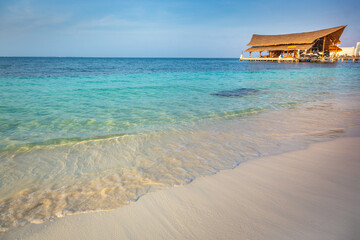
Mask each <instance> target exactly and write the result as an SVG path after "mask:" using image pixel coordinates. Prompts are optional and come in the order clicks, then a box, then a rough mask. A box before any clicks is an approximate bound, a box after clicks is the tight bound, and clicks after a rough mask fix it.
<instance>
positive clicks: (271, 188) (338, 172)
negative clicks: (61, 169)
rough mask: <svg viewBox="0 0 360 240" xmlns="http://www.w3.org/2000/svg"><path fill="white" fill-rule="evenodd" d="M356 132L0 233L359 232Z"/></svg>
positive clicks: (240, 235)
mask: <svg viewBox="0 0 360 240" xmlns="http://www.w3.org/2000/svg"><path fill="white" fill-rule="evenodd" d="M359 203H360V138H358V137H356V138H355V137H352V138H340V139H336V140H334V141H331V142H323V143H316V144H313V145H310V147H309V148H307V149H305V150H301V151H295V152H289V153H284V154H281V155H277V156H271V157H265V158H259V159H255V160H250V161H248V162H245V163H242V164H240V165H239V166H238V167H237V168H235V169H233V170H225V171H221V172H219V173H218V174H216V175H212V176H206V177H201V178H198V179H196V180H195V181H194V182H192V183H191V184H189V185H186V186H183V187H174V188H170V189H167V190H162V191H158V192H153V193H149V194H146V195H145V196H143V197H141V198H140V199H139V200H138V201H137V202H134V203H131V204H129V205H127V206H124V207H122V208H120V209H117V210H113V211H108V212H94V213H86V214H78V215H73V216H67V217H65V218H59V219H55V220H53V221H50V222H46V223H43V224H29V225H26V226H25V227H22V228H19V229H16V230H13V231H10V232H7V233H6V234H4V235H3V236H2V238H3V239H17V238H20V239H38V240H41V239H277V240H278V239H326V240H330V239H334V240H335V239H344V240H347V239H354V240H355V239H359V237H360V204H359Z"/></svg>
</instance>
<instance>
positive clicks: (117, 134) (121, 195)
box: [0, 58, 360, 231]
mask: <svg viewBox="0 0 360 240" xmlns="http://www.w3.org/2000/svg"><path fill="white" fill-rule="evenodd" d="M359 66H360V65H359V64H352V63H346V64H345V63H344V64H340V63H338V64H309V63H301V64H279V63H246V62H241V63H240V62H238V61H237V59H121V58H120V59H116V58H114V59H111V58H109V59H106V58H105V59H101V58H100V59H97V58H0V133H1V135H0V173H1V176H0V187H1V188H0V213H1V214H0V220H1V226H0V227H1V229H2V230H3V231H6V230H8V229H9V228H11V227H14V226H19V225H22V224H25V223H27V222H41V221H43V220H46V219H49V218H53V217H60V216H64V215H66V214H69V213H76V212H86V211H96V210H104V209H113V208H115V207H119V206H122V205H123V204H126V203H127V202H128V201H132V200H136V199H137V198H138V197H140V196H141V195H143V194H145V193H146V192H148V191H152V190H155V189H159V188H164V187H169V186H173V185H181V184H184V183H188V182H190V181H192V180H193V179H194V178H196V177H198V176H202V175H207V174H212V173H215V172H217V171H218V170H220V169H226V168H232V167H235V166H236V165H238V164H239V163H240V162H242V161H245V160H248V159H251V158H254V157H258V156H264V155H269V154H275V153H279V152H284V151H288V150H291V149H297V148H301V147H304V146H306V144H308V143H311V142H313V141H321V140H326V139H331V138H332V137H334V136H340V135H341V134H344V132H345V131H346V130H345V129H347V128H348V127H351V126H356V125H358V123H359V122H358V113H359V111H358V110H359V108H358V104H357V99H358V98H357V96H359V92H360V91H359V90H360V67H359ZM239 89H242V90H244V91H240V92H241V94H243V95H240V96H231V97H226V96H217V95H214V93H219V92H221V91H234V90H239ZM235 92H236V91H235ZM339 99H350V100H347V101H349V102H351V103H352V104H343V105H338V102H341V101H343V100H341V101H340V100H339ZM354 99H356V100H354ZM344 101H345V100H344Z"/></svg>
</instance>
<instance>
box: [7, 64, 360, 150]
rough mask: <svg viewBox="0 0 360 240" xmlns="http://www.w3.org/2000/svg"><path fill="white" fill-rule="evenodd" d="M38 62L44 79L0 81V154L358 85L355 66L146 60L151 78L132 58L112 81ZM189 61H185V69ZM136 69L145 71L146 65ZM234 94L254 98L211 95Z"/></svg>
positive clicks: (18, 75)
mask: <svg viewBox="0 0 360 240" xmlns="http://www.w3.org/2000/svg"><path fill="white" fill-rule="evenodd" d="M26 60H28V59H26ZM85 60H86V59H85ZM116 60H117V59H109V60H106V59H105V60H104V59H100V60H96V59H90V60H88V61H92V64H93V65H96V66H97V67H98V68H99V69H101V67H102V66H103V65H106V64H107V61H109V62H110V63H111V64H113V65H116ZM11 61H13V62H14V61H18V62H19V63H16V64H19V66H17V67H18V68H21V67H22V65H21V61H22V59H11ZM11 61H7V59H2V61H1V63H2V65H1V66H4V65H5V64H6V63H7V64H8V65H11V64H13V65H15V64H14V63H12V62H11ZM37 61H39V63H36V62H37ZM42 61H44V59H34V60H33V61H32V63H31V65H33V66H31V68H34V69H35V70H34V74H35V73H37V71H36V69H39V68H40V69H41V72H44V73H43V74H42V75H41V76H33V74H32V73H29V72H26V71H24V72H21V69H20V70H19V69H17V70H16V71H19V72H11V71H12V70H9V72H10V73H7V72H5V73H4V71H6V70H2V72H3V73H2V74H0V77H1V78H0V94H1V99H0V132H1V133H2V134H1V137H0V146H1V148H2V149H4V148H5V149H6V148H9V147H16V146H21V144H55V143H59V142H63V141H76V140H77V139H79V140H80V139H82V138H92V137H106V136H108V135H114V134H118V135H121V134H129V133H139V132H142V131H146V130H155V129H157V128H161V127H164V126H166V125H169V124H170V125H171V124H179V123H187V122H189V121H196V120H199V119H208V118H217V117H224V116H228V115H234V114H235V115H236V114H238V113H239V114H241V113H243V112H246V111H253V110H262V109H278V108H281V107H283V106H287V105H291V104H299V103H304V102H307V101H314V100H318V99H321V98H322V97H326V96H325V95H326V94H329V93H332V94H346V93H347V92H349V91H351V89H354V88H355V89H358V88H359V82H358V81H354V80H353V79H358V78H359V68H358V67H357V66H356V65H355V66H352V67H353V68H348V67H345V68H339V67H327V68H324V67H322V66H318V68H316V67H313V66H310V65H306V64H304V65H300V66H296V67H295V68H294V67H293V68H292V69H286V68H287V67H289V65H288V66H279V65H275V64H272V65H271V64H267V65H266V64H261V63H259V65H260V66H259V65H258V66H255V67H253V66H251V65H249V64H248V63H237V62H236V60H233V59H231V60H230V59H229V60H228V59H226V60H208V59H204V60H199V59H194V60H187V59H186V60H183V61H184V62H186V64H184V65H185V67H184V70H185V71H181V70H182V69H181V66H179V65H181V64H182V61H180V60H171V59H164V60H157V59H155V60H153V62H155V63H152V61H151V60H148V61H145V62H143V63H142V64H144V65H146V64H150V65H151V64H153V65H154V66H153V67H152V68H156V67H157V66H158V65H164V64H166V65H165V66H164V67H163V69H160V70H153V72H148V71H146V70H145V69H144V70H143V71H144V73H137V71H140V70H137V68H135V67H134V66H132V65H131V64H133V62H134V61H135V62H136V60H135V59H131V60H126V59H120V60H118V61H120V62H125V63H122V65H125V66H123V67H124V68H128V71H130V70H133V71H134V73H126V72H125V73H119V74H114V73H112V72H111V71H110V70H109V71H110V72H109V73H108V74H103V72H92V73H91V74H89V75H84V74H79V73H78V74H77V73H74V74H72V71H74V69H76V66H73V65H74V62H75V63H77V64H81V63H82V61H84V59H79V60H78V61H76V59H68V62H66V60H63V59H60V60H58V59H56V58H55V59H49V62H50V63H53V64H59V63H58V62H61V63H62V62H65V63H62V65H64V66H63V68H61V70H54V69H52V68H51V67H47V66H43V63H42ZM113 61H115V63H114V62H113ZM140 61H144V60H140ZM158 61H160V63H157V62H158ZM189 61H190V62H191V61H192V62H191V63H187V62H189ZM34 62H35V63H34ZM93 62H95V63H93ZM234 62H235V63H236V64H237V65H238V66H236V67H235V69H230V67H229V66H227V65H234ZM50 63H48V64H50ZM86 64H89V63H86V62H85V63H84V65H86ZM127 64H128V65H129V67H127ZM138 64H139V63H138ZM189 64H191V65H193V66H188V65H189ZM221 64H223V65H224V67H223V69H222V68H221V66H218V65H221ZM167 65H176V66H173V67H174V68H176V69H172V68H171V67H168V68H169V69H167V68H166V66H167ZM197 65H198V66H197ZM15 67H16V66H13V68H15ZM113 67H114V68H115V66H113ZM137 67H139V66H137ZM143 67H144V68H150V69H152V68H151V66H150V67H149V66H143ZM290 67H292V66H291V65H290ZM104 68H106V67H104ZM189 68H190V69H189ZM191 68H192V69H191ZM252 68H253V69H252ZM213 69H214V70H213ZM285 69H286V70H285ZM114 72H116V71H114ZM6 75H10V76H6ZM69 75H70V76H69ZM72 75H73V76H72ZM239 88H251V89H257V90H259V91H260V92H259V93H258V94H256V95H254V96H251V95H250V96H245V97H238V98H224V97H223V98H221V97H217V96H213V95H211V93H215V92H218V91H222V90H233V89H239Z"/></svg>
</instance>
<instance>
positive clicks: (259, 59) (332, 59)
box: [239, 56, 360, 63]
mask: <svg viewBox="0 0 360 240" xmlns="http://www.w3.org/2000/svg"><path fill="white" fill-rule="evenodd" d="M359 60H360V56H357V57H324V58H296V57H295V58H294V57H287V58H270V57H254V58H251V57H249V58H243V57H240V59H239V61H240V62H242V61H250V62H318V63H336V62H345V63H347V62H352V63H359V62H360V61H359Z"/></svg>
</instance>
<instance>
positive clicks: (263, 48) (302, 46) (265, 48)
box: [245, 43, 314, 52]
mask: <svg viewBox="0 0 360 240" xmlns="http://www.w3.org/2000/svg"><path fill="white" fill-rule="evenodd" d="M313 45H314V44H313V43H312V44H300V45H277V46H260V47H251V48H248V49H246V50H245V52H264V51H269V50H270V51H287V50H309V49H310V48H311V47H312V46H313Z"/></svg>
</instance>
